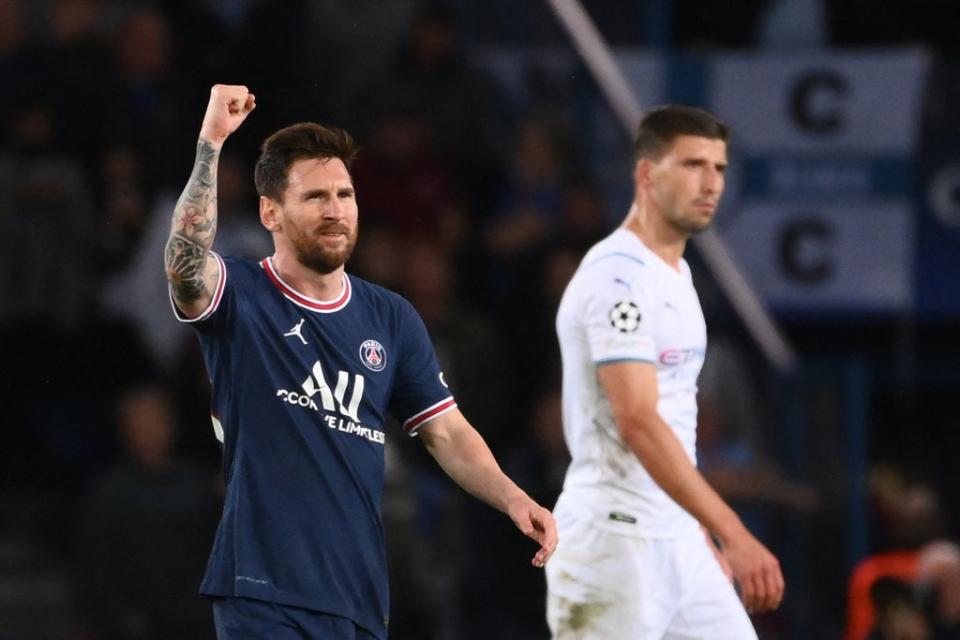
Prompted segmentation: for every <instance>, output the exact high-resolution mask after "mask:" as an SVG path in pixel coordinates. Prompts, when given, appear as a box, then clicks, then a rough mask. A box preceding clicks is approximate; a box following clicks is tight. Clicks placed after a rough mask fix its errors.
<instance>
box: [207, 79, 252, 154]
mask: <svg viewBox="0 0 960 640" xmlns="http://www.w3.org/2000/svg"><path fill="white" fill-rule="evenodd" d="M256 106H257V99H256V97H255V96H254V95H253V94H252V93H250V90H249V89H247V88H246V87H244V86H243V85H229V84H215V85H213V88H212V89H210V102H208V103H207V113H206V114H204V116H203V125H202V126H201V127H200V137H201V138H202V139H204V140H207V141H208V142H212V143H214V144H222V143H223V141H224V140H226V139H227V136H229V135H230V134H231V133H233V132H234V131H236V130H237V127H239V126H240V125H241V124H242V123H243V121H244V120H246V119H247V116H248V115H250V112H251V111H253V110H254V108H256Z"/></svg>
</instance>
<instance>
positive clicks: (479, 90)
mask: <svg viewBox="0 0 960 640" xmlns="http://www.w3.org/2000/svg"><path fill="white" fill-rule="evenodd" d="M459 37H460V36H459V33H458V29H457V25H456V14H455V13H454V12H453V10H452V9H450V8H449V6H447V5H446V4H444V3H442V2H435V1H433V2H426V3H423V5H422V8H421V10H420V12H419V13H418V14H417V15H416V17H415V18H414V20H413V24H412V26H411V27H410V30H409V32H408V33H407V35H406V39H405V42H404V43H403V45H402V48H401V50H400V52H399V54H398V55H397V58H396V62H395V64H394V65H393V66H392V67H390V68H388V69H387V70H386V72H385V73H384V74H383V76H382V77H380V78H378V79H377V80H376V82H374V83H373V84H372V85H371V86H370V88H368V89H367V90H366V91H365V92H364V94H363V99H362V103H363V104H364V105H365V108H366V109H371V108H372V109H373V110H374V112H375V113H383V112H389V111H390V110H391V109H392V105H395V104H397V103H400V104H404V105H406V106H407V107H408V109H409V113H415V114H419V116H420V117H421V118H424V121H423V123H422V125H421V126H422V127H423V131H422V135H423V137H424V142H425V144H426V145H427V146H428V147H429V148H430V149H431V150H432V151H433V152H434V153H436V154H437V156H438V157H439V159H440V161H441V162H443V163H444V165H445V166H448V167H449V170H450V173H451V174H452V176H455V177H456V178H457V179H458V184H457V185H456V187H457V188H458V196H459V197H462V199H463V201H464V202H465V204H466V210H467V211H468V213H471V214H472V213H474V212H477V213H479V212H481V211H487V210H489V208H490V206H491V205H492V201H491V200H490V194H492V193H494V191H495V188H496V180H497V178H498V177H499V175H500V171H501V168H502V167H501V166H500V153H499V150H498V145H497V141H498V140H499V139H500V138H501V137H502V135H501V134H500V129H501V127H502V126H503V120H504V119H503V118H502V117H500V116H501V115H502V114H500V112H499V109H500V104H499V103H498V101H497V100H496V92H497V87H496V85H495V84H494V83H493V82H492V80H491V79H489V78H487V77H486V76H484V75H483V74H482V73H481V72H480V71H479V70H478V69H476V68H474V67H473V66H471V65H470V64H469V63H468V62H467V60H466V59H465V58H464V57H463V55H462V51H461V50H460V49H461V43H460V42H459Z"/></svg>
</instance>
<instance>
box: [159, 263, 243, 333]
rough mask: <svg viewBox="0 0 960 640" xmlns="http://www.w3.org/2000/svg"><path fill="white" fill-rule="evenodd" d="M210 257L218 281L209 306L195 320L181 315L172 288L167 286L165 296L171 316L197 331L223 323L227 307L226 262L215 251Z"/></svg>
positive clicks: (228, 287) (228, 284)
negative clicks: (217, 270) (218, 276)
mask: <svg viewBox="0 0 960 640" xmlns="http://www.w3.org/2000/svg"><path fill="white" fill-rule="evenodd" d="M210 255H211V256H212V257H213V258H214V259H215V260H216V261H217V265H218V266H219V268H220V280H219V281H218V282H217V288H216V290H215V291H214V292H213V296H211V298H210V304H208V305H207V308H206V309H204V310H203V312H202V313H201V314H200V315H198V316H197V317H196V318H188V317H186V316H185V315H183V312H182V311H180V309H179V308H178V307H177V303H176V302H174V300H173V287H172V286H169V285H168V286H167V295H168V296H169V298H170V306H171V307H173V314H174V316H175V317H176V319H177V320H179V321H180V322H183V323H185V324H190V325H192V326H193V327H194V329H196V330H197V331H202V330H210V329H213V328H215V327H217V326H218V325H221V324H223V322H224V321H225V316H226V315H227V314H226V311H225V310H226V308H227V307H228V306H229V305H228V304H226V303H224V299H225V298H228V297H229V293H228V292H229V290H230V284H231V283H230V282H229V281H230V278H229V277H228V268H227V263H228V261H229V258H228V259H227V260H224V258H222V257H221V256H220V254H218V253H216V252H215V251H211V252H210Z"/></svg>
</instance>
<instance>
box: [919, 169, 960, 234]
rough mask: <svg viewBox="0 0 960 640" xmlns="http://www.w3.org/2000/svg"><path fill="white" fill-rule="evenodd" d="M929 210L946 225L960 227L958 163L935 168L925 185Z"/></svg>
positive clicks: (959, 174)
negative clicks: (928, 182)
mask: <svg viewBox="0 0 960 640" xmlns="http://www.w3.org/2000/svg"><path fill="white" fill-rule="evenodd" d="M927 200H928V202H929V203H930V212H931V213H932V214H933V217H935V218H936V219H937V220H939V221H940V222H942V223H943V224H945V225H947V226H948V227H960V164H948V165H944V166H942V167H940V168H939V169H937V171H936V173H934V174H933V176H932V177H931V178H930V186H929V187H927Z"/></svg>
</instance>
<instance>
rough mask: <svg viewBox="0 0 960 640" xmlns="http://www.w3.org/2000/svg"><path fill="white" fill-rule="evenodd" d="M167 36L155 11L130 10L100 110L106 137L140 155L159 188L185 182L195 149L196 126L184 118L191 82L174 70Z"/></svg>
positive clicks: (169, 28) (117, 39)
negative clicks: (187, 153) (186, 154)
mask: <svg viewBox="0 0 960 640" xmlns="http://www.w3.org/2000/svg"><path fill="white" fill-rule="evenodd" d="M171 31H172V25H171V24H170V21H169V19H168V17H167V15H166V14H165V13H163V12H162V11H161V10H160V9H159V8H157V7H154V6H151V5H149V4H143V5H132V6H130V7H129V8H128V11H127V13H126V14H125V15H124V16H123V18H122V20H121V22H120V24H119V26H118V27H117V29H116V30H115V31H114V41H113V59H114V62H113V64H114V66H115V68H116V77H115V78H113V79H112V80H113V81H112V83H111V86H110V91H109V92H105V94H104V96H101V97H100V104H99V108H98V112H99V114H100V117H101V118H107V119H108V121H109V123H110V135H111V136H113V137H118V138H120V139H122V140H126V141H128V142H129V143H130V144H132V145H133V146H134V147H135V148H136V149H137V150H138V151H139V153H140V154H141V158H142V161H143V162H144V164H145V167H146V170H147V174H148V175H150V176H151V178H152V179H153V180H154V181H155V183H156V184H157V185H158V186H160V187H163V186H170V185H179V183H181V182H182V181H183V175H185V174H187V173H188V168H187V167H186V166H185V165H184V164H183V160H182V156H183V149H190V148H193V146H194V144H195V133H194V131H195V127H194V125H193V123H192V122H190V123H189V124H188V123H187V122H185V121H184V115H183V114H184V113H186V112H189V109H187V106H189V104H190V99H192V98H193V93H191V92H188V91H187V90H186V89H185V87H186V86H187V82H188V81H189V79H190V78H189V76H188V75H186V74H184V73H181V72H179V71H178V70H176V69H174V66H173V60H174V49H173V41H172V35H171ZM202 97H204V96H200V95H198V96H197V98H196V99H197V100H199V99H200V98H202Z"/></svg>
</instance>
